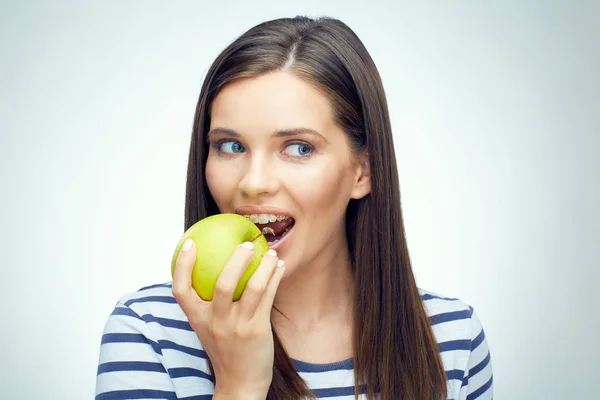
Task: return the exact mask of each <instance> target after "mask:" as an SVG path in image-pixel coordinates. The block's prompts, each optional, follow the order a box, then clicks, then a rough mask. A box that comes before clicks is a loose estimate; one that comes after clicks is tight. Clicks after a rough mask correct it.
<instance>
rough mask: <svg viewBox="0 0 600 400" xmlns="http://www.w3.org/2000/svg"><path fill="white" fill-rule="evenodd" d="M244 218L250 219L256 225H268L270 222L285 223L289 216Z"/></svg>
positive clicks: (253, 216) (248, 216) (263, 215)
mask: <svg viewBox="0 0 600 400" xmlns="http://www.w3.org/2000/svg"><path fill="white" fill-rule="evenodd" d="M244 217H246V218H248V219H249V220H250V221H252V222H254V223H255V224H268V223H269V222H276V221H283V220H284V219H287V218H288V216H287V215H275V214H244Z"/></svg>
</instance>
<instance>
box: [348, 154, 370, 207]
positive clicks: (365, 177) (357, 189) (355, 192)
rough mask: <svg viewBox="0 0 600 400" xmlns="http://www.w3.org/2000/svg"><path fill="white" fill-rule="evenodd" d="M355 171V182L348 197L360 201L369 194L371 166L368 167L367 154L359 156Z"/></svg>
mask: <svg viewBox="0 0 600 400" xmlns="http://www.w3.org/2000/svg"><path fill="white" fill-rule="evenodd" d="M355 170H356V175H355V177H356V180H355V182H354V188H353V189H352V193H351V196H350V197H351V198H353V199H361V198H363V197H365V196H366V195H368V194H369V193H371V166H370V165H369V154H368V153H365V154H363V155H361V156H360V158H359V159H358V161H357V165H356V168H355Z"/></svg>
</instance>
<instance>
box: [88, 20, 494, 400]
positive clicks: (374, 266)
mask: <svg viewBox="0 0 600 400" xmlns="http://www.w3.org/2000/svg"><path fill="white" fill-rule="evenodd" d="M218 213H238V214H242V215H245V216H247V217H248V218H250V219H252V220H253V222H265V221H266V220H268V219H270V221H271V222H273V221H275V222H281V223H280V224H278V225H277V228H276V229H278V230H279V231H278V232H275V231H271V230H269V229H267V230H266V231H265V232H268V234H267V236H268V237H269V236H270V237H271V238H270V242H271V243H270V247H271V251H270V252H269V253H268V254H267V255H265V257H264V258H263V261H262V263H261V265H260V266H259V268H258V269H257V271H256V273H255V274H254V275H253V277H252V278H251V279H250V281H249V282H248V286H247V287H246V289H245V291H244V294H243V295H242V298H241V299H240V300H239V301H238V302H233V301H232V293H233V289H235V286H236V283H237V280H238V278H239V277H240V275H241V273H242V272H243V270H244V268H245V266H246V265H247V262H248V261H249V260H250V258H251V256H252V254H253V249H252V245H251V244H250V243H246V244H244V245H241V246H240V247H239V248H238V249H237V250H236V251H235V252H234V253H233V255H232V256H231V258H230V260H229V262H228V263H227V265H226V267H225V269H224V270H223V272H222V274H221V275H220V277H219V280H218V282H217V286H216V289H215V296H214V298H213V299H212V301H210V302H205V301H203V300H201V299H200V298H199V297H198V296H197V294H196V293H195V291H194V290H193V289H192V287H191V278H190V276H191V269H192V266H193V263H194V261H195V254H196V253H195V248H196V247H195V246H196V245H197V246H202V243H193V242H188V243H187V246H184V249H183V250H182V252H181V253H180V254H179V255H178V257H177V267H176V269H175V275H174V278H173V282H172V284H163V285H156V286H153V287H149V288H144V289H141V290H140V291H138V292H137V293H134V294H131V295H128V296H125V297H124V298H123V299H121V300H120V301H119V303H118V304H117V306H116V308H115V310H114V312H113V314H112V315H111V316H110V318H109V320H108V322H107V325H106V329H105V333H104V336H103V339H102V345H101V352H100V365H99V367H98V377H97V388H96V392H97V395H96V399H98V400H100V399H134V398H135V399H150V398H153V399H159V398H160V399H211V398H214V399H265V398H267V399H302V398H311V397H312V398H335V399H353V398H355V394H356V396H359V398H364V399H374V398H375V395H376V394H377V396H378V397H377V398H379V399H382V400H396V399H419V400H420V399H446V398H447V399H475V398H479V399H490V398H492V370H491V362H490V355H489V351H488V347H487V343H486V340H485V336H484V332H483V328H482V326H481V324H480V322H479V320H478V319H477V316H476V315H475V313H474V312H473V309H472V308H471V307H469V306H468V305H466V304H464V303H462V302H461V301H459V300H457V299H448V298H443V297H440V296H437V295H434V294H432V293H429V292H425V291H423V290H420V289H418V288H417V286H416V284H415V279H414V276H413V273H412V270H411V265H410V260H409V254H408V249H407V245H406V239H405V235H404V224H403V220H402V213H401V207H400V191H399V184H398V176H397V167H396V160H395V155H394V146H393V142H392V133H391V127H390V121H389V116H388V109H387V104H386V100H385V96H384V91H383V87H382V84H381V80H380V78H379V74H378V72H377V69H376V67H375V65H374V63H373V61H372V60H371V58H370V56H369V54H368V52H367V51H366V49H365V48H364V46H363V44H362V43H361V41H360V40H359V39H358V37H357V36H356V35H355V34H354V33H353V32H352V31H351V30H350V29H349V28H348V27H347V26H346V25H344V24H343V23H341V22H340V21H337V20H334V19H318V20H312V19H308V18H301V17H298V18H294V19H279V20H275V21H270V22H266V23H263V24H260V25H258V26H256V27H254V28H252V29H251V30H249V31H248V32H246V33H245V34H244V35H242V36H241V37H240V38H238V39H237V40H236V41H235V42H233V43H232V44H231V45H230V46H229V47H227V48H226V49H225V50H224V51H223V52H222V53H221V55H219V57H218V58H217V59H216V60H215V62H214V63H213V65H212V66H211V68H210V70H209V71H208V74H207V77H206V79H205V81H204V85H203V87H202V90H201V93H200V99H199V101H198V106H197V109H196V115H195V122H194V128H193V135H192V141H191V147H190V155H189V165H188V177H187V194H186V208H185V214H186V223H185V228H186V229H187V228H189V227H190V226H191V225H193V224H194V223H195V222H197V221H199V220H200V219H202V218H204V217H207V216H209V215H213V214H218ZM262 214H264V215H262ZM261 215H262V216H261ZM261 219H264V221H262V220H261ZM259 226H260V225H259ZM284 228H285V229H284ZM286 231H287V232H286ZM273 233H274V234H275V235H276V236H273V235H272V234H273ZM276 239H279V241H277V240H276ZM186 250H187V251H186Z"/></svg>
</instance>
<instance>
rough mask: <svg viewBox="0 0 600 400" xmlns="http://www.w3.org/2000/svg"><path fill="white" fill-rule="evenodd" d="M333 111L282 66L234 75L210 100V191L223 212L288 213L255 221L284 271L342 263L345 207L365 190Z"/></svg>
mask: <svg viewBox="0 0 600 400" xmlns="http://www.w3.org/2000/svg"><path fill="white" fill-rule="evenodd" d="M335 113H336V111H335V110H334V109H333V108H332V106H331V102H330V101H329V99H328V97H327V96H326V95H325V94H324V93H323V92H322V91H320V90H319V89H318V88H317V87H315V86H313V85H311V84H309V83H307V82H305V81H304V80H303V79H302V78H299V77H298V76H297V75H295V74H294V73H293V72H291V71H290V70H289V69H288V70H285V69H284V70H282V69H279V70H276V71H273V72H269V73H266V74H262V75H260V76H257V77H253V78H238V79H237V80H234V81H232V82H230V83H228V84H227V85H225V86H224V87H223V88H222V89H221V91H220V92H219V93H218V94H217V96H216V98H215V100H214V101H213V103H212V105H211V115H210V128H209V132H208V135H207V136H208V137H207V139H208V144H209V145H210V147H209V150H208V158H207V161H206V172H205V176H206V183H207V186H208V188H209V190H210V194H211V196H212V198H213V200H214V201H215V203H216V205H217V207H218V208H219V211H220V212H222V213H225V212H230V213H238V214H242V215H247V216H249V217H251V218H258V217H259V215H261V214H267V215H269V214H271V215H273V219H275V216H277V215H286V216H288V220H286V221H281V222H275V223H273V224H271V226H268V227H267V226H264V225H259V227H261V228H262V227H263V226H264V227H265V228H271V229H274V230H273V231H272V232H269V230H268V229H267V230H266V231H267V232H269V233H267V234H266V235H265V236H266V237H267V240H269V242H270V243H271V246H272V247H273V248H274V249H275V250H277V252H278V253H279V256H280V257H281V258H282V259H284V260H285V261H286V273H287V274H288V275H291V274H294V273H295V272H298V271H299V270H300V267H302V266H310V267H311V268H310V269H311V270H312V271H311V270H309V269H307V268H302V269H301V270H300V272H301V273H303V274H307V273H308V274H310V273H314V270H315V269H317V268H321V267H322V266H326V265H327V266H329V265H332V264H334V263H335V262H336V261H338V264H340V263H341V264H342V265H347V264H348V251H347V249H348V245H347V242H346V230H345V211H346V208H347V206H348V202H349V200H350V199H360V198H363V197H364V196H365V195H367V194H368V192H369V176H368V168H367V166H366V155H364V154H359V153H357V152H355V151H352V148H351V145H350V141H349V140H348V135H347V134H346V133H345V132H344V130H343V129H342V128H341V127H340V126H339V124H338V123H337V122H336V120H335V117H334V115H335ZM355 153H357V154H355ZM288 229H289V231H288V232H285V230H288ZM270 233H273V234H270ZM275 235H277V236H275ZM277 238H280V240H277Z"/></svg>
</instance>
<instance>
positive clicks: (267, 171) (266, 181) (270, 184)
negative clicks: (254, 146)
mask: <svg viewBox="0 0 600 400" xmlns="http://www.w3.org/2000/svg"><path fill="white" fill-rule="evenodd" d="M274 167H275V166H274V165H273V163H272V162H270V161H269V160H268V157H263V156H258V155H255V156H253V157H251V158H250V159H249V163H248V164H247V170H246V171H245V172H244V173H243V175H242V179H240V181H239V184H238V189H239V190H240V191H241V192H242V193H243V194H244V195H245V196H247V197H264V196H269V195H272V194H274V193H276V192H277V190H278V189H279V179H278V178H277V175H276V171H275V168H274Z"/></svg>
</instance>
